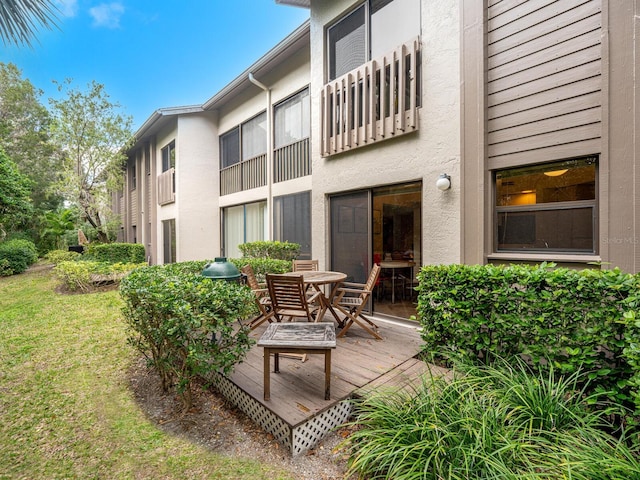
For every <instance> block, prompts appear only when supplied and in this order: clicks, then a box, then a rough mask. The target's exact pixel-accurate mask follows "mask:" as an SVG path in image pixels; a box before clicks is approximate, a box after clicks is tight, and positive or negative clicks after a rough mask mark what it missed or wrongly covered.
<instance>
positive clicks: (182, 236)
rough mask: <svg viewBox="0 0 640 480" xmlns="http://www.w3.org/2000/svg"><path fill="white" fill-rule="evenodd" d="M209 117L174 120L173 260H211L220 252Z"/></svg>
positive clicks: (215, 151)
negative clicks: (175, 205)
mask: <svg viewBox="0 0 640 480" xmlns="http://www.w3.org/2000/svg"><path fill="white" fill-rule="evenodd" d="M212 117H213V115H212V114H211V113H207V114H205V113H203V114H190V115H185V116H181V117H180V118H179V119H178V139H179V142H176V159H177V160H176V194H177V195H176V197H177V202H176V203H177V207H178V211H179V214H178V216H177V217H176V235H177V247H178V248H177V250H176V253H177V260H178V261H179V262H183V261H187V260H201V259H212V258H214V257H216V256H218V255H219V252H220V235H219V233H218V232H219V225H220V217H219V209H218V201H217V200H218V195H217V193H218V192H219V191H220V187H219V178H220V175H219V173H218V169H217V165H216V161H215V160H216V159H217V157H218V141H217V131H216V128H215V125H214V123H213V121H212Z"/></svg>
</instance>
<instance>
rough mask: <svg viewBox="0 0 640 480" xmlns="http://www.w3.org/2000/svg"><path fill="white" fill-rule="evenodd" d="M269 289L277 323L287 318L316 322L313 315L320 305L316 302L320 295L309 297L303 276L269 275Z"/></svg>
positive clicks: (317, 293)
mask: <svg viewBox="0 0 640 480" xmlns="http://www.w3.org/2000/svg"><path fill="white" fill-rule="evenodd" d="M267 287H268V288H269V296H270V297H271V305H272V307H273V313H274V315H275V317H276V320H277V321H281V320H283V319H285V318H288V319H289V320H291V319H293V318H306V319H307V320H308V321H310V322H315V318H314V316H313V314H314V313H316V312H317V310H318V303H319V302H315V300H316V297H317V296H318V295H319V294H320V293H319V292H316V293H315V294H313V295H311V296H309V295H307V293H306V286H305V284H304V280H303V279H302V275H277V274H270V273H267Z"/></svg>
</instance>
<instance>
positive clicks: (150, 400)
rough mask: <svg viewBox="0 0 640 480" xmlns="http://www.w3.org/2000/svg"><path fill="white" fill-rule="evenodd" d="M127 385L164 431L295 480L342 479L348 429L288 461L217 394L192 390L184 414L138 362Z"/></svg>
mask: <svg viewBox="0 0 640 480" xmlns="http://www.w3.org/2000/svg"><path fill="white" fill-rule="evenodd" d="M130 381H131V387H132V389H133V392H134V394H135V397H136V400H137V401H138V403H139V405H140V406H141V408H142V410H143V411H144V412H145V413H146V415H147V416H148V417H149V419H150V420H151V421H153V422H154V423H156V424H157V425H158V426H159V427H160V428H162V429H163V430H165V431H167V432H170V433H172V434H174V435H180V436H183V437H186V438H188V439H189V440H190V441H192V442H194V443H197V444H199V445H202V446H203V447H205V448H207V449H210V450H211V451H214V452H216V453H220V454H223V455H231V456H233V457H236V458H237V457H246V458H251V459H256V460H258V461H260V462H263V463H267V464H269V465H273V466H276V467H280V468H282V469H284V470H287V471H288V472H290V474H291V477H292V478H295V479H299V480H333V479H344V478H346V477H345V472H346V460H347V458H346V455H345V451H344V449H342V448H341V447H340V443H341V442H342V441H343V440H344V438H346V437H347V436H348V435H349V430H348V429H347V428H343V429H339V430H337V431H336V432H334V433H331V434H329V435H328V436H327V437H326V438H325V439H324V440H323V442H322V443H321V444H320V445H318V446H317V447H316V449H314V450H312V451H309V452H308V453H307V454H302V455H298V456H297V457H291V455H290V454H289V452H288V451H287V450H286V449H285V448H284V447H283V446H282V445H280V443H278V442H277V441H276V440H275V439H274V438H273V436H272V435H270V434H268V433H265V432H264V431H263V430H261V429H260V427H258V426H257V425H255V424H254V423H253V422H252V421H251V420H250V419H249V418H248V417H247V416H245V415H244V414H243V413H242V412H241V411H239V410H237V409H236V408H234V407H233V406H232V405H230V404H229V403H228V402H227V401H226V400H225V399H224V398H223V397H221V396H219V395H217V394H216V393H215V392H211V391H209V390H205V389H195V390H196V395H195V398H194V402H193V407H192V408H191V410H189V412H187V413H185V414H183V413H180V412H181V405H182V404H181V400H180V399H179V397H177V396H176V395H175V394H173V393H169V394H167V393H165V392H163V390H162V387H161V385H160V379H159V377H158V375H157V374H156V373H154V372H153V371H151V370H150V369H149V368H147V367H146V365H145V363H144V361H143V360H142V359H141V360H140V361H139V362H138V363H137V364H136V365H134V366H133V367H132V369H131V376H130Z"/></svg>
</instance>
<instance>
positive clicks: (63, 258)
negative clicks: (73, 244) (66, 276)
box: [44, 250, 80, 265]
mask: <svg viewBox="0 0 640 480" xmlns="http://www.w3.org/2000/svg"><path fill="white" fill-rule="evenodd" d="M44 258H45V259H46V260H47V261H48V262H51V263H53V264H54V265H57V264H59V263H61V262H73V261H76V260H78V259H79V258H80V254H79V253H78V252H69V251H67V250H51V251H50V252H48V253H47V254H46V255H45V256H44Z"/></svg>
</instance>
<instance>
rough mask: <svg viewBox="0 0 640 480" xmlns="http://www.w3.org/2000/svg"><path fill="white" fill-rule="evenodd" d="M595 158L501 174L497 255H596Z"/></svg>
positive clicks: (498, 183) (497, 178)
mask: <svg viewBox="0 0 640 480" xmlns="http://www.w3.org/2000/svg"><path fill="white" fill-rule="evenodd" d="M596 167H597V159H596V158H595V157H588V158H580V159H573V160H567V161H563V162H556V163H550V164H544V165H534V166H527V167H520V168H513V169H508V170H500V171H497V172H496V173H495V183H496V220H495V223H496V230H495V236H496V240H495V245H496V250H497V251H530V252H556V253H557V252H566V253H595V252H596V238H597V235H596V228H597V216H596V213H597V208H596V191H597V189H596Z"/></svg>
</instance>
